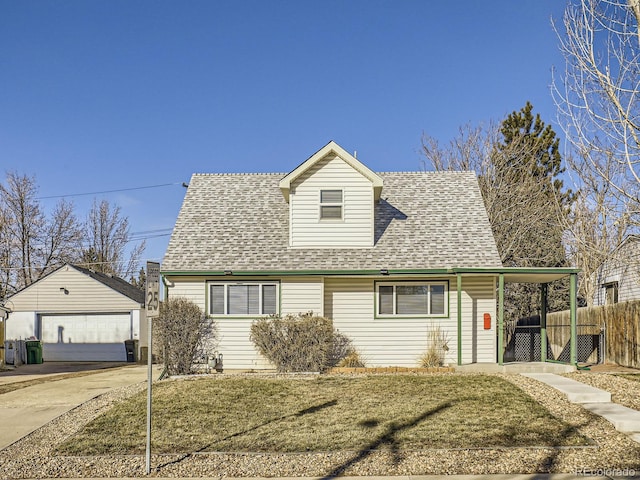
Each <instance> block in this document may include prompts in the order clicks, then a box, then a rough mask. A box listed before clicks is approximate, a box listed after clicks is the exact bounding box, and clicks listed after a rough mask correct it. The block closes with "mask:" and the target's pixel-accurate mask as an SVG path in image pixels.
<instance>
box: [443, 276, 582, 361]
mask: <svg viewBox="0 0 640 480" xmlns="http://www.w3.org/2000/svg"><path fill="white" fill-rule="evenodd" d="M453 273H455V275H456V278H457V293H458V294H457V301H458V309H457V310H458V318H457V321H458V365H462V340H461V339H462V332H463V327H462V316H463V312H462V282H463V280H464V277H465V276H471V275H473V276H485V275H486V276H492V277H494V278H495V279H496V282H497V296H498V306H497V307H498V312H497V316H498V318H497V330H498V332H497V333H498V339H497V340H498V346H497V350H498V354H497V357H498V358H497V360H498V364H499V365H504V332H505V325H504V289H505V284H506V283H532V284H537V285H540V357H541V359H542V361H543V362H548V361H550V360H549V359H548V358H547V351H548V345H547V306H548V302H547V295H548V285H549V283H551V282H555V281H557V280H561V279H563V278H567V277H569V305H570V306H569V310H570V329H571V340H570V355H569V363H570V364H571V365H576V364H577V363H578V361H577V304H578V301H577V290H578V289H577V286H578V273H580V269H578V268H554V267H548V268H523V267H503V268H499V269H493V268H492V269H484V268H458V269H453Z"/></svg>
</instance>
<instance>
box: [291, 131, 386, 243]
mask: <svg viewBox="0 0 640 480" xmlns="http://www.w3.org/2000/svg"><path fill="white" fill-rule="evenodd" d="M280 190H281V191H282V194H283V195H284V198H285V200H286V201H287V202H288V203H289V246H290V247H294V248H296V247H299V248H354V247H372V246H373V242H374V205H375V202H377V201H378V200H379V198H380V194H381V192H382V179H381V178H380V177H379V176H378V175H376V174H375V173H374V172H373V171H371V170H369V168H367V167H366V166H365V165H363V164H362V163H361V162H359V161H358V160H357V159H356V158H355V157H354V156H352V155H350V154H349V153H348V152H347V151H345V150H344V149H343V148H342V147H340V146H339V145H338V144H337V143H335V142H333V141H332V142H329V143H328V144H327V145H325V146H324V147H323V148H321V149H320V150H319V151H318V152H316V153H315V154H314V155H312V156H311V157H310V158H309V159H308V160H306V161H305V162H303V163H302V164H301V165H299V166H298V167H297V168H296V169H295V170H293V171H292V172H290V173H289V174H287V175H286V176H285V177H284V178H283V179H282V180H280Z"/></svg>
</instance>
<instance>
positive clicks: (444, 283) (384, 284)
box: [375, 280, 449, 318]
mask: <svg viewBox="0 0 640 480" xmlns="http://www.w3.org/2000/svg"><path fill="white" fill-rule="evenodd" d="M404 285H407V286H416V285H427V286H429V287H431V286H434V285H439V286H442V287H444V313H431V312H429V313H414V314H410V313H400V314H399V313H396V311H397V307H396V298H397V297H396V287H398V286H404ZM380 287H393V297H392V301H393V312H394V313H380ZM428 295H429V296H428V298H427V305H429V309H431V288H429V294H428ZM375 302H376V310H375V311H376V317H377V318H378V317H379V318H449V282H448V281H447V280H426V281H425V280H414V281H405V282H376V283H375Z"/></svg>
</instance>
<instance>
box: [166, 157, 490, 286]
mask: <svg viewBox="0 0 640 480" xmlns="http://www.w3.org/2000/svg"><path fill="white" fill-rule="evenodd" d="M303 165H304V164H303ZM294 172H295V170H294ZM283 175H286V174H195V175H193V176H192V178H191V181H190V183H189V189H188V191H187V194H186V196H185V199H184V202H183V205H182V208H181V210H180V213H179V215H178V219H177V221H176V225H175V228H174V230H173V233H172V235H171V240H170V241H169V246H168V248H167V251H166V254H165V257H164V260H163V263H162V270H163V272H207V271H216V272H220V271H223V270H231V271H233V272H234V273H236V272H241V271H247V272H269V271H274V272H277V271H345V270H379V269H381V268H388V269H444V268H455V267H469V268H476V267H487V268H499V267H502V264H501V262H500V256H499V255H498V250H497V248H496V244H495V241H494V238H493V234H492V231H491V226H490V224H489V220H488V217H487V214H486V211H485V208H484V203H483V200H482V196H481V193H480V189H479V187H478V182H477V179H476V176H475V174H474V173H472V172H408V173H379V174H377V176H379V177H380V178H381V179H382V180H383V182H384V190H383V191H382V195H381V198H380V200H379V202H377V203H376V204H375V238H374V246H373V247H369V248H290V247H289V205H288V204H287V203H286V201H285V198H284V197H283V195H282V193H281V191H280V185H281V183H280V182H281V180H282V178H283ZM285 178H286V176H285Z"/></svg>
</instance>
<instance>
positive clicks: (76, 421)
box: [0, 374, 640, 479]
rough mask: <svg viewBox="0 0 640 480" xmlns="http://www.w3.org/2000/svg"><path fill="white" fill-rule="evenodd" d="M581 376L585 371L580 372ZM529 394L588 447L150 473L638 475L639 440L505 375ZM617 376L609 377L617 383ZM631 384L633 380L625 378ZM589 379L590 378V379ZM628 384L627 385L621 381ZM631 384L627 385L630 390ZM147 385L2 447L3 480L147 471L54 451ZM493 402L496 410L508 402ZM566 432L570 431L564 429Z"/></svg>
mask: <svg viewBox="0 0 640 480" xmlns="http://www.w3.org/2000/svg"><path fill="white" fill-rule="evenodd" d="M580 375H582V374H580ZM501 376H502V377H504V378H505V379H506V380H508V381H510V382H512V383H514V384H515V385H517V386H518V387H519V388H521V389H522V390H524V391H525V392H526V393H527V394H529V395H531V396H532V397H533V398H534V399H536V400H537V401H538V402H540V403H541V404H542V405H543V406H544V407H546V408H547V409H548V410H549V411H550V412H551V413H552V414H553V415H555V416H557V417H558V418H560V419H562V420H564V421H565V422H566V423H568V424H569V427H567V428H568V430H569V429H577V430H578V431H579V432H580V433H582V434H583V435H585V436H587V437H589V438H590V439H591V440H592V442H593V444H592V445H590V446H586V447H563V448H549V447H536V446H535V445H532V446H531V447H527V448H498V449H495V448H494V449H428V450H415V451H394V450H392V449H391V450H390V449H381V450H376V451H359V452H358V451H341V452H325V453H315V454H308V453H292V454H269V453H260V454H251V453H235V454H234V453H206V454H204V453H203V454H200V453H191V454H186V455H153V456H152V466H153V471H152V476H165V477H200V476H230V477H243V476H244V477H271V476H284V477H293V476H326V477H329V478H331V477H332V476H337V475H426V474H502V473H535V472H566V473H574V474H580V473H589V472H603V471H609V472H611V471H614V472H615V471H618V472H623V473H631V472H632V471H633V472H634V473H636V474H639V473H640V444H638V443H636V442H634V441H633V440H631V439H630V438H629V437H628V436H626V435H624V434H621V433H618V432H617V431H616V430H615V429H614V428H613V427H612V426H611V424H609V422H607V421H606V420H604V419H602V418H600V417H598V416H595V415H593V414H591V413H590V412H588V411H586V410H584V409H583V408H582V407H580V406H578V405H573V404H571V403H569V402H568V401H567V400H566V398H565V397H564V396H563V395H562V394H560V393H559V392H557V391H556V390H554V389H552V388H550V387H548V386H546V385H544V384H542V383H540V382H538V381H536V380H533V379H530V378H526V377H523V376H520V375H501ZM618 380H619V379H608V381H610V382H612V383H611V384H610V385H611V387H610V388H614V387H615V386H616V385H621V384H617V383H615V382H618ZM627 382H628V381H627ZM585 383H586V382H585ZM624 385H626V383H624ZM627 387H628V388H630V387H629V386H627V385H626V387H625V388H627ZM143 388H144V384H140V385H136V386H132V387H127V388H123V389H119V390H116V391H112V392H110V393H108V394H105V395H102V396H100V397H98V398H96V399H94V400H92V401H90V402H87V403H86V404H84V405H82V406H80V407H78V408H76V409H74V410H73V411H71V412H69V413H67V414H65V415H62V416H61V417H59V418H58V419H56V420H54V421H53V422H51V423H49V424H48V425H46V426H44V427H43V428H41V429H39V430H38V431H36V432H34V433H33V434H31V435H29V436H27V437H25V438H24V439H22V440H20V441H19V442H16V443H15V444H13V445H11V446H9V447H8V448H6V449H5V450H3V451H1V452H0V478H3V479H9V478H11V479H14V478H15V479H19V478H20V479H22V478H43V477H50V478H60V477H64V478H74V477H116V476H120V477H125V476H126V477H137V476H145V459H144V455H105V456H56V455H55V454H54V453H53V451H54V449H55V447H56V445H58V444H59V443H60V442H62V441H63V440H64V439H66V438H68V437H69V436H70V435H73V434H74V433H75V432H76V431H78V430H79V429H80V428H81V427H82V426H83V425H85V424H86V423H88V422H89V421H90V420H92V419H93V418H95V417H96V416H98V415H100V413H102V412H104V411H105V410H106V409H108V408H110V407H111V406H113V405H114V404H115V403H117V402H119V401H121V400H123V399H125V398H127V397H128V396H130V395H132V394H134V393H136V392H138V391H140V390H142V389H143ZM508 407H509V406H508V405H495V408H498V409H500V408H508ZM567 433H568V432H567Z"/></svg>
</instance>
